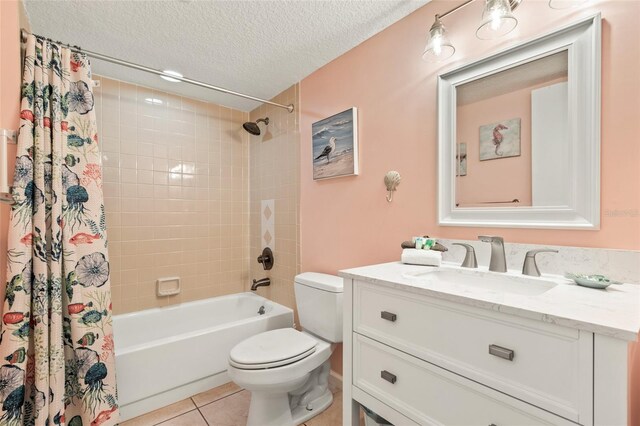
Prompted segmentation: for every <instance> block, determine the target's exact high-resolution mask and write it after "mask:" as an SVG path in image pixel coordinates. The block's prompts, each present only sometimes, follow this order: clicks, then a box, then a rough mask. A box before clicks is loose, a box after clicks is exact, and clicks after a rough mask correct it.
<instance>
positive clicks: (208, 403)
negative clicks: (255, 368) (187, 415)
mask: <svg viewBox="0 0 640 426" xmlns="http://www.w3.org/2000/svg"><path fill="white" fill-rule="evenodd" d="M243 390H244V389H240V390H237V391H235V392H233V393H230V394H228V395H225V396H223V397H221V398H218V399H214V400H213V401H211V402H207V403H206V404H203V405H201V406H200V407H198V405H197V404H195V406H196V408H197V409H198V410H199V409H200V408H202V407H206V406H207V405H210V404H213V403H214V402H218V401H220V400H223V399H225V398H229V397H230V396H233V395H235V394H237V393H240V392H242V391H243Z"/></svg>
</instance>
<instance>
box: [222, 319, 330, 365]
mask: <svg viewBox="0 0 640 426" xmlns="http://www.w3.org/2000/svg"><path fill="white" fill-rule="evenodd" d="M317 344H318V342H317V341H316V340H315V339H314V338H312V337H311V336H309V335H307V334H305V333H301V332H299V331H298V330H296V329H294V328H280V329H277V330H271V331H266V332H264V333H260V334H256V335H255V336H252V337H249V338H248V339H246V340H244V341H242V342H240V343H238V344H237V345H236V346H235V347H234V348H233V349H231V353H230V354H229V362H230V363H231V365H233V366H234V367H238V368H244V369H261V368H273V367H279V366H282V365H287V364H291V363H292V362H296V361H298V360H300V359H303V358H306V357H308V356H309V355H311V354H312V353H314V352H315V350H316V345H317Z"/></svg>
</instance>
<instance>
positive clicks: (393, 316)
mask: <svg viewBox="0 0 640 426" xmlns="http://www.w3.org/2000/svg"><path fill="white" fill-rule="evenodd" d="M380 318H382V319H386V320H387V321H391V322H394V321H395V320H396V319H397V318H398V316H397V315H396V314H392V313H391V312H387V311H382V312H380Z"/></svg>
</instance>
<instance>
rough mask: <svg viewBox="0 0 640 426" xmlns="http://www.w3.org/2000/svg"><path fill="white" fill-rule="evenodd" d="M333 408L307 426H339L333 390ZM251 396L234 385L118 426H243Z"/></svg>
mask: <svg viewBox="0 0 640 426" xmlns="http://www.w3.org/2000/svg"><path fill="white" fill-rule="evenodd" d="M333 392H334V393H333V404H331V406H330V407H329V408H327V409H326V410H325V411H324V412H322V413H321V414H320V415H318V416H316V417H314V418H312V419H311V420H309V421H307V422H306V423H305V425H306V426H337V425H340V424H342V392H341V390H340V389H333ZM250 395H251V394H250V393H249V392H248V391H246V390H243V389H241V388H240V387H238V386H237V385H235V384H234V383H227V384H225V385H222V386H219V387H217V388H214V389H211V390H208V391H206V392H203V393H200V394H198V395H195V396H193V397H191V398H188V399H185V400H183V401H180V402H176V403H175V404H171V405H169V406H167V407H163V408H160V409H159V410H156V411H153V412H151V413H147V414H145V415H142V416H140V417H136V418H134V419H131V420H127V421H126V422H122V423H120V426H155V425H162V426H244V425H245V424H246V422H247V414H248V412H249V401H250Z"/></svg>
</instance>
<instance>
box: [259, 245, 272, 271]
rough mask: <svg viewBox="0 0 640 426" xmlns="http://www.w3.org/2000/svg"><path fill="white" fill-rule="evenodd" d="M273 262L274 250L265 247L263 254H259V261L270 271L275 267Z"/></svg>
mask: <svg viewBox="0 0 640 426" xmlns="http://www.w3.org/2000/svg"><path fill="white" fill-rule="evenodd" d="M273 262H274V259H273V252H272V251H271V249H270V248H269V247H265V248H264V250H262V254H261V255H260V256H258V263H262V267H263V268H264V270H265V271H268V270H270V269H271V268H273Z"/></svg>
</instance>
